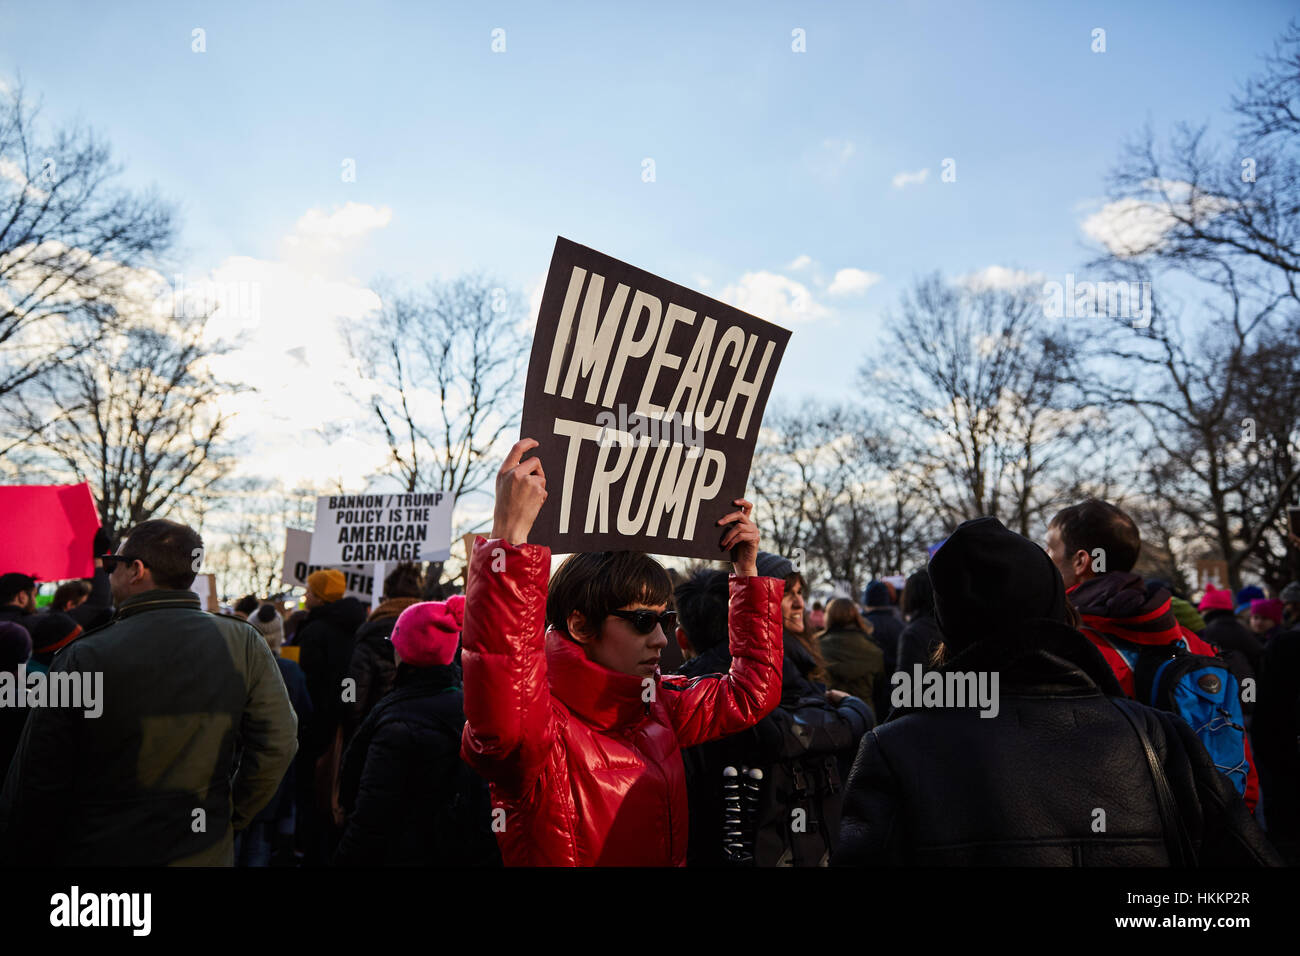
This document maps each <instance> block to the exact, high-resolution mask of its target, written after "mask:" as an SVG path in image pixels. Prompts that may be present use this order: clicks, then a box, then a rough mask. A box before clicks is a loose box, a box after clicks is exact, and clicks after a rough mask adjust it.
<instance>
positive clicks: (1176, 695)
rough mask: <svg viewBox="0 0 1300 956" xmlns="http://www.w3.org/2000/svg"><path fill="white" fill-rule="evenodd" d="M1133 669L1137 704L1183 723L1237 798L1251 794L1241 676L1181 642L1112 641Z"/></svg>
mask: <svg viewBox="0 0 1300 956" xmlns="http://www.w3.org/2000/svg"><path fill="white" fill-rule="evenodd" d="M1111 644H1112V645H1113V646H1114V647H1115V649H1116V650H1118V651H1119V652H1120V654H1122V655H1123V656H1124V659H1125V660H1127V661H1129V665H1130V666H1131V667H1132V668H1133V684H1134V687H1135V689H1136V691H1137V699H1138V700H1139V701H1141V702H1142V703H1144V704H1149V705H1150V706H1152V707H1156V708H1158V709H1160V710H1165V711H1169V712H1170V713H1173V714H1177V715H1178V716H1179V717H1181V718H1182V719H1183V721H1184V722H1185V723H1187V725H1188V726H1190V727H1191V728H1192V731H1193V732H1194V733H1195V734H1196V736H1197V738H1198V739H1199V740H1200V741H1201V743H1202V744H1204V745H1205V750H1206V752H1207V753H1209V755H1210V759H1211V760H1213V761H1214V766H1215V767H1217V768H1218V770H1219V772H1220V773H1222V774H1223V775H1224V776H1226V777H1227V778H1228V779H1229V780H1230V781H1232V785H1233V786H1234V787H1236V788H1237V792H1238V793H1240V794H1242V795H1243V796H1244V795H1245V793H1246V778H1247V775H1248V774H1249V772H1250V766H1249V764H1248V763H1247V761H1246V721H1245V717H1244V715H1243V713H1242V707H1241V689H1240V685H1239V683H1238V682H1237V678H1236V676H1235V675H1234V674H1233V673H1232V671H1230V670H1228V665H1227V664H1226V663H1225V662H1224V661H1223V659H1222V658H1219V657H1206V656H1204V655H1201V654H1193V653H1191V652H1190V651H1188V650H1187V645H1186V644H1184V643H1183V642H1182V641H1175V642H1173V643H1172V644H1162V645H1154V646H1153V645H1145V644H1144V645H1136V646H1135V645H1121V643H1120V642H1118V641H1114V640H1112V641H1111Z"/></svg>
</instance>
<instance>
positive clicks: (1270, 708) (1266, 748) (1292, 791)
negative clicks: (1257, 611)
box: [1251, 627, 1300, 866]
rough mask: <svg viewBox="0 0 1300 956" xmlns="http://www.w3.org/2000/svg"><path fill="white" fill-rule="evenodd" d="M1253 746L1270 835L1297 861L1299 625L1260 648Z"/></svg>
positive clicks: (1299, 848)
mask: <svg viewBox="0 0 1300 956" xmlns="http://www.w3.org/2000/svg"><path fill="white" fill-rule="evenodd" d="M1251 744H1252V746H1253V747H1254V752H1255V761H1256V766H1257V767H1258V768H1259V791H1260V796H1261V799H1262V800H1263V801H1264V822H1265V824H1266V825H1267V827H1268V835H1269V838H1270V839H1271V840H1272V841H1273V843H1274V844H1275V845H1276V846H1277V848H1278V850H1279V851H1280V852H1281V853H1282V855H1283V856H1284V857H1285V858H1286V859H1287V862H1289V863H1290V864H1291V865H1293V866H1295V865H1300V627H1296V628H1292V629H1291V630H1289V631H1283V632H1282V633H1281V634H1279V635H1278V636H1277V637H1275V638H1273V639H1272V640H1271V641H1269V642H1268V647H1267V648H1266V649H1265V651H1264V659H1263V662H1262V663H1261V665H1260V680H1259V703H1258V706H1257V707H1256V709H1255V725H1254V729H1253V731H1252V733H1251Z"/></svg>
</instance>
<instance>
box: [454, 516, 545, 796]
mask: <svg viewBox="0 0 1300 956" xmlns="http://www.w3.org/2000/svg"><path fill="white" fill-rule="evenodd" d="M550 571H551V551H550V549H549V548H544V547H541V546H540V545H530V544H525V545H520V546H518V547H516V546H514V545H511V544H509V543H507V542H506V541H505V540H503V539H500V538H494V539H492V540H487V539H485V538H479V539H478V540H477V541H476V542H475V543H474V553H473V555H472V556H471V558H470V568H469V593H468V595H467V597H466V599H465V625H464V630H463V632H462V635H461V667H462V668H463V670H464V691H465V728H464V730H463V731H462V733H461V756H462V757H463V758H464V760H465V762H466V763H467V764H469V766H470V767H472V768H473V769H474V770H475V771H476V772H477V773H478V774H479V776H481V777H483V778H484V779H486V780H488V781H489V782H491V783H494V784H495V785H497V786H498V787H501V788H503V789H504V790H506V791H507V792H508V793H510V794H516V795H519V794H523V793H525V792H527V791H528V790H530V789H531V788H532V787H533V785H534V784H535V783H536V782H537V780H538V778H539V777H540V775H541V772H542V768H543V767H544V766H545V764H546V759H547V755H548V754H549V752H550V749H551V745H552V742H553V741H554V739H555V728H554V718H553V716H552V713H551V694H550V687H549V686H548V684H547V680H546V582H547V580H548V579H549V577H550Z"/></svg>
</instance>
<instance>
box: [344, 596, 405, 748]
mask: <svg viewBox="0 0 1300 956" xmlns="http://www.w3.org/2000/svg"><path fill="white" fill-rule="evenodd" d="M418 603H419V598H390V599H389V600H387V601H384V602H383V603H382V604H380V605H379V607H377V608H375V609H374V610H373V611H371V612H370V616H369V617H368V618H367V619H366V622H365V623H364V624H362V625H361V627H360V628H359V629H358V630H357V637H356V644H355V645H354V646H353V648H352V661H351V662H350V664H349V665H348V676H349V677H351V678H352V679H353V680H355V681H356V682H357V699H356V700H355V701H350V702H345V703H344V705H343V740H344V743H346V742H347V741H350V740H351V739H352V735H353V734H355V733H356V731H357V728H358V727H359V726H361V721H363V720H365V719H366V715H367V714H369V713H370V711H371V710H372V709H374V706H375V704H377V703H379V701H380V700H382V699H383V698H384V697H386V696H387V695H388V692H389V691H391V690H392V689H393V681H394V680H395V679H396V677H397V662H396V658H394V656H393V642H392V634H393V628H394V627H396V626H397V618H398V617H399V616H400V615H401V613H402V612H403V611H405V610H406V609H407V608H408V607H410V606H411V605H412V604H418Z"/></svg>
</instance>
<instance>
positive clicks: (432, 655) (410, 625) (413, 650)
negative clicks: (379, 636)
mask: <svg viewBox="0 0 1300 956" xmlns="http://www.w3.org/2000/svg"><path fill="white" fill-rule="evenodd" d="M464 624H465V595H463V594H453V595H452V596H451V597H449V598H447V600H445V601H424V602H422V603H420V604H412V605H411V606H410V607H408V608H407V609H406V610H405V611H403V612H402V613H401V615H400V616H399V617H398V618H397V623H396V624H395V625H393V647H395V648H396V649H397V653H398V654H400V655H401V657H402V662H403V663H406V664H411V665H412V666H414V667H438V666H443V667H445V666H446V665H448V664H450V663H451V662H452V661H453V660H455V658H456V647H457V646H458V645H459V644H460V629H461V627H463V626H464Z"/></svg>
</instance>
